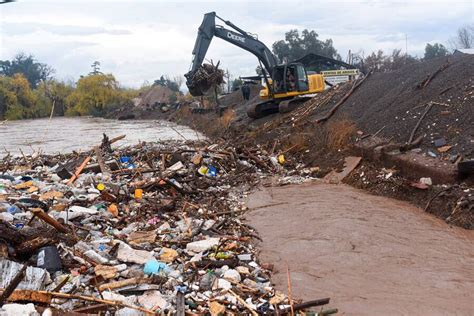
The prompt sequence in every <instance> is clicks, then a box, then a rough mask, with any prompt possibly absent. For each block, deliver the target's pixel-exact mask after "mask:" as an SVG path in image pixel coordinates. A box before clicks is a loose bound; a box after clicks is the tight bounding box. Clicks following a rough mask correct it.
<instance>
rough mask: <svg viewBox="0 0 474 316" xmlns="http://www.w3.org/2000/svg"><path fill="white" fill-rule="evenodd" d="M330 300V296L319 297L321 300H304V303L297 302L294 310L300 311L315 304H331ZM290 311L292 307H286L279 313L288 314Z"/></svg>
mask: <svg viewBox="0 0 474 316" xmlns="http://www.w3.org/2000/svg"><path fill="white" fill-rule="evenodd" d="M329 300H330V298H322V299H319V300H313V301H307V302H304V303H301V304H295V305H293V311H299V310H303V309H306V308H310V307H314V306H321V305H326V304H329ZM290 312H291V308H290V307H287V308H285V309H282V310H279V311H278V313H279V314H280V315H286V314H288V313H290ZM275 315H276V314H275Z"/></svg>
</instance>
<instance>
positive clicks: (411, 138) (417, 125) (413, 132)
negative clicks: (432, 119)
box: [407, 101, 445, 145]
mask: <svg viewBox="0 0 474 316" xmlns="http://www.w3.org/2000/svg"><path fill="white" fill-rule="evenodd" d="M433 105H445V104H444V103H439V102H433V101H431V102H428V104H427V106H426V109H425V112H423V114H422V115H421V117H420V119H419V120H418V122H417V123H416V125H415V127H414V128H413V130H412V131H411V134H410V138H409V139H408V142H407V144H408V145H410V144H411V143H412V142H413V137H415V133H416V131H417V130H418V128H419V127H420V124H421V122H422V121H423V119H424V118H425V116H426V114H428V112H429V111H430V110H431V108H432V107H433Z"/></svg>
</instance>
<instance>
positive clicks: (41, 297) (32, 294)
mask: <svg viewBox="0 0 474 316" xmlns="http://www.w3.org/2000/svg"><path fill="white" fill-rule="evenodd" d="M3 292H5V290H2V294H3ZM53 298H63V299H75V300H81V301H87V302H95V303H102V304H106V305H108V306H109V307H110V306H115V307H128V308H131V309H135V310H138V311H141V312H144V313H147V314H150V315H155V314H156V313H155V311H153V310H149V309H146V308H143V307H139V306H134V305H130V304H126V303H123V302H120V301H111V300H103V299H100V298H96V297H92V296H85V295H74V294H67V293H59V292H48V291H32V290H15V291H13V293H12V294H11V295H10V297H9V300H8V301H10V302H18V301H27V302H33V303H42V304H50V303H51V300H52V299H53Z"/></svg>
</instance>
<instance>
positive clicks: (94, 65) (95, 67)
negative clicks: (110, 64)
mask: <svg viewBox="0 0 474 316" xmlns="http://www.w3.org/2000/svg"><path fill="white" fill-rule="evenodd" d="M91 67H92V71H91V72H89V75H100V74H102V72H101V71H100V62H99V61H97V60H96V61H94V62H93V63H92V65H91Z"/></svg>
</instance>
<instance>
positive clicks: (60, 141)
mask: <svg viewBox="0 0 474 316" xmlns="http://www.w3.org/2000/svg"><path fill="white" fill-rule="evenodd" d="M102 133H106V134H107V135H108V136H109V137H110V138H112V137H115V136H119V135H123V134H125V135H126V137H125V139H124V140H121V141H120V143H119V144H120V145H132V144H136V143H138V142H139V141H147V142H149V141H159V140H184V139H188V140H195V139H204V136H203V135H201V134H198V133H197V132H195V131H193V130H192V129H190V128H188V127H186V126H180V125H177V124H174V123H171V122H166V121H154V120H134V121H117V120H106V119H103V118H92V117H74V118H67V117H61V118H53V119H51V120H49V119H37V120H21V121H7V122H3V123H2V122H0V156H3V155H5V154H6V152H10V153H12V154H18V153H20V150H21V151H23V152H24V153H25V154H26V153H32V152H33V150H36V151H38V150H41V151H42V152H43V153H58V152H62V153H67V152H70V151H72V150H81V149H82V150H84V149H85V150H87V149H90V148H91V147H92V146H94V145H98V144H100V142H101V140H102Z"/></svg>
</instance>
